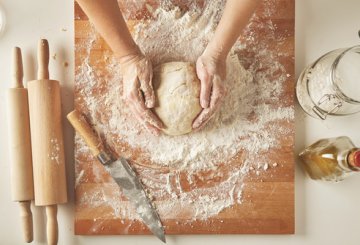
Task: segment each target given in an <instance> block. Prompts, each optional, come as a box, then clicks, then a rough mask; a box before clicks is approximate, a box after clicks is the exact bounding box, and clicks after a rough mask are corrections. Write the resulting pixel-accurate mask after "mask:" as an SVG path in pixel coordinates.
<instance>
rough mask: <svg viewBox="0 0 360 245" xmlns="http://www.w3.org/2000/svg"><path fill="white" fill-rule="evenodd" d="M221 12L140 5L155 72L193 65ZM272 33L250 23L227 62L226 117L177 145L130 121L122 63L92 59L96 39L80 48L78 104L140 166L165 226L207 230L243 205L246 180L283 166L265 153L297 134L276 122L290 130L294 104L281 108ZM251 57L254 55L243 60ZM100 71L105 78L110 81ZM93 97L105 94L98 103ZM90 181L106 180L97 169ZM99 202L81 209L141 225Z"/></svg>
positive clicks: (263, 24) (136, 32)
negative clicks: (185, 223)
mask: <svg viewBox="0 0 360 245" xmlns="http://www.w3.org/2000/svg"><path fill="white" fill-rule="evenodd" d="M163 2H167V1H163ZM266 2H267V3H266V5H267V6H266V8H267V14H268V15H271V14H272V13H273V11H275V10H274V9H273V6H272V4H271V1H266ZM224 3H225V1H219V0H217V1H206V3H205V4H204V5H203V6H197V5H196V6H195V5H194V7H193V8H191V9H190V10H188V11H183V10H181V9H180V8H179V7H174V6H171V5H166V4H161V5H160V6H159V7H158V8H153V7H152V6H150V5H147V4H146V3H143V4H141V6H142V7H144V6H145V7H146V9H147V10H148V12H149V13H150V14H151V18H150V19H149V20H141V21H138V22H137V23H136V24H135V26H133V28H132V34H133V37H134V39H135V41H136V43H137V44H138V45H139V46H140V48H141V50H142V51H143V52H144V53H145V54H146V55H147V56H148V57H150V59H151V61H152V63H153V65H154V66H156V65H158V64H160V63H164V62H170V61H190V62H195V61H196V59H197V57H199V56H200V55H201V53H202V52H203V50H204V49H205V47H206V45H207V43H208V42H209V40H210V39H211V37H212V36H213V33H214V30H215V28H216V26H217V23H218V22H219V20H220V18H221V14H222V11H223V6H224ZM133 7H134V6H133ZM135 7H136V6H135ZM254 29H262V33H263V36H261V39H258V40H257V39H256V38H258V37H257V36H255V33H254V32H253V30H254ZM275 30H276V25H274V24H273V23H272V22H271V21H263V20H260V19H259V18H258V16H256V15H255V16H253V18H252V19H251V21H250V23H249V25H248V26H247V28H246V29H245V30H244V32H243V38H242V39H240V41H238V42H237V43H236V44H235V45H234V47H233V49H232V50H231V52H230V54H229V56H228V58H227V79H226V81H224V84H225V86H226V88H227V91H228V94H227V96H226V98H225V99H224V103H223V105H222V107H221V109H220V110H219V111H218V113H217V114H216V115H215V116H214V117H213V119H212V120H211V121H210V122H209V123H208V124H207V126H206V127H205V128H204V129H203V130H202V131H200V132H195V133H191V134H188V135H184V136H176V137H171V136H166V135H161V136H160V137H156V136H153V135H151V134H149V133H148V132H147V131H146V130H144V129H143V128H142V127H141V125H140V124H139V123H138V122H137V121H136V120H135V119H134V118H133V117H132V115H131V114H132V113H131V111H130V110H129V109H128V108H127V107H126V106H125V103H124V101H123V98H122V96H121V95H122V83H121V75H120V72H119V71H120V67H119V64H118V63H117V60H116V58H115V57H113V56H112V55H111V53H110V52H105V54H104V55H103V59H102V60H98V61H94V60H92V59H91V55H92V52H94V47H95V46H96V43H97V40H98V38H99V36H98V34H96V31H95V30H94V29H92V32H91V33H90V34H89V38H88V39H86V41H84V42H82V43H80V44H78V45H77V46H76V50H77V51H82V52H83V51H84V50H85V53H86V54H87V55H86V56H85V57H84V60H83V62H82V64H80V66H79V67H77V73H76V78H75V79H76V88H77V90H78V94H79V95H80V96H79V98H77V102H76V103H78V104H81V105H83V106H84V107H86V108H87V109H86V110H87V111H88V114H89V115H88V116H89V118H90V119H91V121H92V122H93V124H94V125H95V126H96V129H97V131H99V132H100V133H101V134H102V135H103V136H104V138H105V139H106V141H107V143H108V144H110V145H111V146H112V147H113V148H114V149H115V150H116V152H117V153H118V154H121V155H123V156H125V157H127V158H129V159H133V160H134V161H135V162H136V163H135V164H134V167H135V168H136V170H137V171H138V173H139V175H140V177H141V181H142V182H143V184H144V186H145V187H146V189H147V190H148V191H149V193H150V194H151V196H152V197H153V199H154V201H155V205H156V207H157V209H158V212H159V214H160V217H161V218H162V219H171V218H179V217H181V218H183V219H185V218H188V219H200V220H206V219H207V218H209V217H212V216H214V215H218V214H219V213H220V212H221V211H222V210H224V209H225V208H230V207H232V206H233V205H235V204H238V205H241V203H242V202H243V198H244V197H243V195H242V190H243V188H244V187H245V186H246V183H245V182H244V179H245V178H246V177H247V176H248V175H249V173H250V174H255V175H260V172H264V173H265V172H266V171H271V170H272V169H274V168H275V167H277V166H278V163H275V162H268V159H266V154H263V153H266V152H267V151H268V150H269V149H274V148H277V147H278V146H279V145H280V144H281V143H280V140H281V138H282V136H284V135H289V133H291V129H289V127H282V126H279V124H278V122H279V121H281V122H286V123H291V121H292V120H293V118H294V110H293V106H292V105H291V103H289V105H285V106H284V101H282V98H281V96H282V95H283V92H284V86H285V83H286V80H287V77H288V76H289V75H288V74H286V70H285V68H284V66H283V65H282V64H281V63H280V61H279V57H280V56H281V54H279V53H276V51H274V50H271V49H270V48H269V47H268V45H267V40H269V39H274V38H277V37H276V36H275ZM278 41H281V40H280V39H279V40H278ZM255 42H256V44H254V43H255ZM246 52H248V53H252V54H253V55H252V56H251V57H249V56H246V55H242V54H245V53H246ZM104 63H105V65H104ZM97 67H102V68H101V69H105V71H106V72H105V74H106V76H105V77H103V76H102V73H100V72H99V71H98V70H97ZM244 67H246V69H245V68H244ZM95 90H98V91H99V90H100V91H101V93H100V94H99V93H98V92H97V94H96V95H95V93H94V91H95ZM279 105H281V106H279ZM274 122H275V123H274ZM276 122H277V123H276ZM84 144H85V143H84V142H83V141H82V140H81V139H80V138H79V137H76V149H77V151H76V154H82V153H84V152H88V149H87V148H86V146H85V145H84ZM126 146H130V147H131V149H133V150H129V149H128V148H129V147H126ZM139 152H140V154H139ZM139 155H140V156H139ZM259 166H260V167H259ZM279 167H280V164H279ZM81 171H82V170H81V169H77V172H78V175H79V174H80V175H83V172H81ZM93 171H94V172H95V171H102V170H101V166H100V167H99V168H97V167H96V168H93ZM84 181H85V180H84ZM99 181H101V180H99ZM77 183H78V185H81V183H82V180H80V179H77ZM94 195H95V194H94ZM96 195H97V196H98V198H95V199H94V196H92V195H90V194H89V193H88V194H87V195H86V196H83V197H82V198H81V200H80V202H84V203H85V202H86V203H90V204H91V203H93V204H96V205H98V204H99V201H100V203H107V204H108V205H109V206H111V207H113V208H114V207H116V209H115V208H114V213H113V215H114V217H122V218H126V219H138V216H137V215H136V214H135V212H134V210H132V211H129V210H128V209H130V210H131V206H130V207H129V206H127V205H122V203H123V201H121V200H119V199H116V198H115V199H114V198H111V197H108V196H106V194H105V193H104V192H99V191H98V190H97V192H96ZM119 209H121V210H120V211H119ZM124 214H126V215H125V216H124Z"/></svg>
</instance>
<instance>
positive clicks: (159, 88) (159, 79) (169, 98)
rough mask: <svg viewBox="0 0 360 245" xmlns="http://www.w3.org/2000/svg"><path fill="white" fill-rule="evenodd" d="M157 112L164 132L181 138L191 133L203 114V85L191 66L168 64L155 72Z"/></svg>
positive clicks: (186, 64) (189, 64)
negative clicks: (193, 124)
mask: <svg viewBox="0 0 360 245" xmlns="http://www.w3.org/2000/svg"><path fill="white" fill-rule="evenodd" d="M153 85H154V91H155V95H156V99H157V101H156V105H155V108H154V109H155V112H156V114H157V115H158V116H159V118H160V119H161V120H162V121H163V123H164V124H165V129H163V132H164V133H165V134H168V135H174V136H175V135H182V134H187V133H190V132H191V131H192V122H193V120H194V119H195V118H196V116H197V115H198V114H199V113H200V111H201V106H200V99H199V97H200V81H199V79H198V78H197V76H196V71H195V67H194V65H193V64H192V63H189V62H168V63H163V64H161V65H159V66H157V67H156V68H155V69H154V78H153Z"/></svg>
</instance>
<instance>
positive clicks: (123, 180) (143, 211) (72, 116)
mask: <svg viewBox="0 0 360 245" xmlns="http://www.w3.org/2000/svg"><path fill="white" fill-rule="evenodd" d="M67 118H68V120H69V121H70V123H71V124H72V126H73V127H74V128H75V130H76V132H78V133H79V134H80V135H81V136H82V138H83V139H84V140H85V142H86V144H87V145H88V146H89V147H90V150H91V152H92V153H93V155H94V156H96V157H97V159H98V160H99V161H100V163H101V164H103V165H104V167H105V168H106V170H107V171H108V172H109V173H110V175H111V176H112V177H113V179H114V180H115V182H116V183H117V184H118V185H119V186H120V187H121V188H122V191H123V193H124V194H125V196H126V197H127V198H128V199H129V201H130V202H131V203H132V204H133V205H134V206H135V209H136V212H137V213H138V215H139V216H140V217H141V219H142V220H143V222H144V223H145V224H146V225H147V226H148V228H149V229H150V231H151V232H152V233H153V234H154V235H156V236H157V237H158V238H159V239H160V240H161V241H163V242H164V243H166V240H165V234H164V228H163V226H162V224H161V222H160V218H159V215H158V213H157V212H156V210H155V208H154V207H153V206H152V204H151V202H150V200H149V198H148V197H147V195H146V193H145V190H144V188H143V187H142V184H141V182H140V181H139V179H138V177H137V176H136V173H135V172H134V170H133V169H132V168H131V166H130V165H129V163H128V162H127V160H126V159H125V158H123V157H120V158H119V159H117V160H113V159H112V158H111V157H110V156H109V155H108V154H107V153H106V152H105V148H104V146H103V144H102V142H101V140H100V139H99V137H98V136H97V134H96V133H95V132H94V131H93V130H92V129H91V127H90V126H89V124H88V123H87V121H86V119H85V118H84V117H83V116H82V115H80V113H79V112H78V111H76V110H74V111H72V112H70V113H69V114H68V115H67Z"/></svg>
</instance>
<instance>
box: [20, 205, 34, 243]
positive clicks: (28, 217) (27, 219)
mask: <svg viewBox="0 0 360 245" xmlns="http://www.w3.org/2000/svg"><path fill="white" fill-rule="evenodd" d="M30 204H31V201H20V202H19V206H20V217H21V221H22V226H23V231H24V239H25V242H27V243H30V242H32V241H33V219H32V213H31V208H30Z"/></svg>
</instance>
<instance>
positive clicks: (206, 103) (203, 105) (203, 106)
mask: <svg viewBox="0 0 360 245" xmlns="http://www.w3.org/2000/svg"><path fill="white" fill-rule="evenodd" d="M200 104H201V107H202V108H204V109H205V108H208V107H209V103H208V101H207V100H201V101H200Z"/></svg>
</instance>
